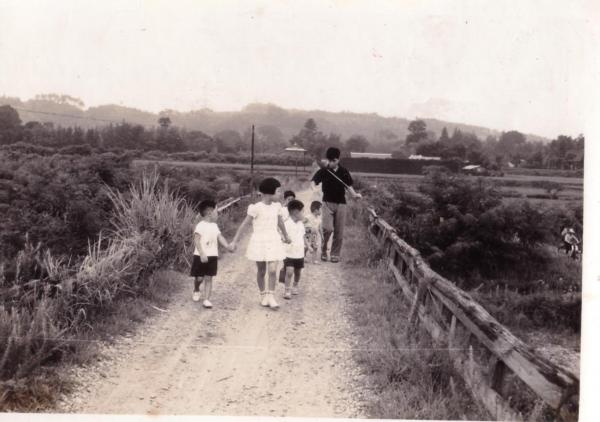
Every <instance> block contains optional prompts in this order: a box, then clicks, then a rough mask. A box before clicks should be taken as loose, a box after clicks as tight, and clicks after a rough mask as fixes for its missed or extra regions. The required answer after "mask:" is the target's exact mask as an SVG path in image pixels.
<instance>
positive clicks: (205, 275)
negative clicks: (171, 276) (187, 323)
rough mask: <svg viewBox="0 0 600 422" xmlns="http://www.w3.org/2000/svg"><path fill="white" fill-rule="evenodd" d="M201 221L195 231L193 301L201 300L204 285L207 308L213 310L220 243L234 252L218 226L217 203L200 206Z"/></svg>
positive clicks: (201, 204)
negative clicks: (213, 287)
mask: <svg viewBox="0 0 600 422" xmlns="http://www.w3.org/2000/svg"><path fill="white" fill-rule="evenodd" d="M199 209H200V215H201V217H202V218H201V220H200V222H199V223H198V224H197V225H196V228H195V230H194V246H195V249H194V259H193V261H192V270H191V272H190V275H191V276H192V277H194V293H193V294H192V300H193V301H194V302H198V301H199V300H200V284H202V283H204V302H203V303H202V304H203V306H204V307H205V308H212V306H213V305H212V303H211V302H210V295H211V293H212V278H213V277H214V276H216V275H217V263H218V260H219V245H218V244H219V243H220V244H221V245H223V246H224V247H226V248H227V249H228V250H229V251H231V252H233V246H232V245H230V244H229V243H228V242H227V240H225V238H224V237H223V235H222V234H221V231H220V230H219V226H217V219H218V214H217V206H216V204H215V201H212V200H206V201H202V202H200V205H199Z"/></svg>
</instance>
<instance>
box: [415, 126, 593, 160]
mask: <svg viewBox="0 0 600 422" xmlns="http://www.w3.org/2000/svg"><path fill="white" fill-rule="evenodd" d="M408 131H409V134H408V135H407V136H406V140H405V147H406V149H407V150H409V151H414V152H415V153H417V154H421V155H424V156H435V157H441V158H443V159H448V160H450V159H458V160H462V161H467V162H469V163H473V164H479V165H483V166H484V167H488V168H500V167H504V166H515V167H528V168H549V169H561V170H577V169H582V168H583V156H584V144H585V138H584V136H583V135H578V136H577V137H576V138H573V137H571V136H566V135H559V136H558V137H557V138H556V139H553V140H552V141H550V142H549V143H543V142H541V141H534V142H531V141H528V140H527V136H526V135H524V134H523V133H521V132H519V131H516V130H510V131H507V132H502V133H501V134H500V136H498V137H497V136H494V135H489V136H488V137H487V138H486V139H485V140H483V141H482V140H481V139H479V138H478V137H477V136H476V135H474V134H472V133H468V132H462V131H461V130H460V129H455V130H454V131H453V133H452V135H449V134H448V130H447V129H446V128H445V127H444V128H443V129H442V132H441V134H440V136H439V137H436V135H435V134H434V133H432V132H429V131H428V130H427V125H426V123H425V122H424V121H423V120H413V121H412V122H410V124H409V126H408Z"/></svg>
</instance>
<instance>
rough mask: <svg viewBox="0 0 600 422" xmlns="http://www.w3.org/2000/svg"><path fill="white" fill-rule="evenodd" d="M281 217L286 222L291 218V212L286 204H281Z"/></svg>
mask: <svg viewBox="0 0 600 422" xmlns="http://www.w3.org/2000/svg"><path fill="white" fill-rule="evenodd" d="M281 218H283V221H284V222H286V221H287V220H288V218H290V212H289V211H288V209H287V207H286V206H285V205H282V206H281Z"/></svg>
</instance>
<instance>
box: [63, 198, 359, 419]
mask: <svg viewBox="0 0 600 422" xmlns="http://www.w3.org/2000/svg"><path fill="white" fill-rule="evenodd" d="M303 197H304V199H305V200H308V199H309V198H308V196H307V194H305V195H303ZM244 251H245V247H243V246H242V247H240V248H239V252H237V253H236V254H235V255H225V256H224V257H223V259H222V261H221V262H220V264H219V265H220V272H219V275H218V276H217V278H216V280H215V288H214V294H213V300H212V302H213V304H214V308H213V309H212V310H206V309H203V308H202V305H201V302H198V303H195V302H192V300H191V284H190V283H191V282H190V279H189V278H188V277H186V276H185V275H179V274H177V277H179V278H180V279H181V283H184V284H186V285H190V288H184V289H183V290H182V292H181V293H178V294H177V295H176V297H175V298H174V300H173V301H172V302H171V305H170V306H169V307H168V309H167V312H165V313H162V314H160V315H158V316H156V317H154V318H151V319H150V320H148V321H146V322H145V323H144V324H143V325H141V326H140V327H139V329H138V330H137V332H136V334H135V335H133V336H131V337H130V338H123V339H120V340H119V341H117V342H116V343H115V344H113V345H106V346H105V347H104V350H103V355H104V358H103V359H102V360H101V361H100V362H98V363H97V364H96V365H95V366H93V367H88V368H78V369H77V370H76V373H75V375H74V378H75V379H79V380H80V381H79V385H80V388H78V391H77V393H75V394H73V395H71V396H69V397H65V398H64V400H63V401H62V402H61V404H60V405H59V408H57V409H54V411H59V412H86V413H138V414H201V415H208V414H211V415H267V416H307V417H310V416H323V417H326V416H328V417H361V416H363V417H364V416H365V415H364V414H363V406H362V403H364V402H365V397H364V395H365V394H366V388H365V387H364V386H363V381H362V377H361V375H360V373H359V371H358V369H356V368H357V365H356V364H355V363H354V362H353V359H352V353H351V349H352V348H353V347H356V345H355V344H354V343H353V341H354V339H353V336H352V333H351V327H350V324H349V322H348V321H349V318H347V316H346V312H347V311H348V310H347V309H346V303H345V301H344V295H343V294H340V293H341V292H342V291H343V285H342V284H343V281H342V277H341V274H340V273H339V267H337V266H336V265H335V264H330V263H325V264H320V265H314V264H313V265H307V268H305V273H304V276H303V280H302V282H301V287H302V288H301V293H300V295H299V296H295V297H294V299H292V300H291V301H287V300H284V299H283V298H282V293H283V289H282V288H281V287H282V286H281V285H279V286H278V291H277V293H276V297H277V300H278V301H279V303H280V305H281V308H280V309H279V310H270V309H267V308H263V307H261V306H260V305H259V295H258V289H257V287H256V281H255V266H254V264H253V263H251V262H250V261H248V260H247V259H246V258H245V257H244V256H243V252H244Z"/></svg>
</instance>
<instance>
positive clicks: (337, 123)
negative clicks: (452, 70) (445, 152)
mask: <svg viewBox="0 0 600 422" xmlns="http://www.w3.org/2000/svg"><path fill="white" fill-rule="evenodd" d="M4 104H8V105H11V106H13V107H16V108H20V109H24V110H32V111H35V112H31V111H24V110H19V115H20V117H21V120H22V121H23V123H25V122H28V121H32V120H35V121H41V122H53V123H54V124H55V125H61V126H81V127H83V128H89V127H97V126H103V125H105V124H107V123H108V121H114V122H122V121H125V122H128V123H132V124H141V125H143V126H155V125H157V120H158V117H159V115H166V116H169V117H170V119H171V121H172V122H173V124H174V125H176V126H180V127H184V128H186V129H189V130H201V131H202V132H204V133H207V134H209V135H211V136H212V135H214V134H215V133H217V132H219V131H223V130H235V131H237V132H239V133H240V134H241V135H243V134H244V132H246V131H247V130H248V128H249V127H250V126H251V125H252V124H254V125H256V126H257V127H261V126H263V127H275V128H277V129H279V131H281V133H282V134H283V137H284V139H286V140H287V139H291V138H292V136H294V135H295V134H297V133H298V131H299V130H300V128H301V127H302V126H303V125H304V123H305V122H306V120H307V119H309V118H313V119H314V120H315V121H316V123H317V126H318V127H319V129H320V130H321V131H322V132H324V133H336V134H339V135H340V136H341V137H342V139H347V138H348V137H350V136H352V135H355V134H358V135H363V136H365V137H366V138H367V139H368V140H369V141H370V142H371V145H372V147H373V148H372V149H373V150H374V151H377V150H389V149H390V147H391V146H393V145H394V144H396V145H397V143H398V142H399V141H401V142H402V143H403V142H404V139H405V138H406V135H407V133H408V124H409V120H408V119H405V118H402V117H383V116H380V115H378V114H375V113H352V112H329V111H322V110H296V109H284V108H281V107H278V106H276V105H273V104H249V105H248V106H246V107H245V108H244V109H242V110H240V111H213V110H210V109H201V110H192V111H187V112H181V111H176V110H163V111H162V112H160V113H159V114H155V113H150V112H147V111H143V110H139V109H135V108H131V107H124V106H120V105H115V104H107V105H101V106H97V107H90V108H88V109H84V108H83V107H82V103H81V101H79V100H77V99H74V98H72V97H69V96H58V95H52V94H51V95H45V96H36V98H35V99H31V100H27V101H21V100H20V99H18V98H13V97H0V105H4ZM38 112H48V113H49V114H39V113H38ZM59 114H60V115H59ZM61 115H66V116H61ZM423 120H424V121H425V122H426V123H427V129H428V130H429V131H432V132H434V133H435V134H436V135H439V134H440V133H441V131H442V128H443V127H446V128H447V129H448V132H449V133H452V131H453V130H454V129H455V128H457V129H460V130H461V131H463V132H471V133H474V134H475V135H477V137H479V139H481V140H485V138H486V137H487V136H489V135H495V136H499V135H500V132H499V131H496V130H493V129H489V128H485V127H481V126H474V125H468V124H463V123H455V122H447V121H442V120H437V119H423ZM510 129H512V128H506V130H510ZM527 138H528V140H530V141H538V140H539V141H543V142H547V141H548V140H547V139H546V138H543V137H541V136H536V135H527Z"/></svg>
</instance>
